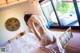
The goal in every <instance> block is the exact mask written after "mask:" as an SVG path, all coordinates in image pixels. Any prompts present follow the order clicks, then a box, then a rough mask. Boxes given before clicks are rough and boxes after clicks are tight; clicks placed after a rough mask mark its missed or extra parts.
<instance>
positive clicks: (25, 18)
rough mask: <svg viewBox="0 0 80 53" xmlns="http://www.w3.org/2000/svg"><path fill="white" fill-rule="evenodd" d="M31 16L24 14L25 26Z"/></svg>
mask: <svg viewBox="0 0 80 53" xmlns="http://www.w3.org/2000/svg"><path fill="white" fill-rule="evenodd" d="M32 15H33V14H25V15H24V21H25V22H26V24H27V22H28V20H29V18H30V17H31V16H32Z"/></svg>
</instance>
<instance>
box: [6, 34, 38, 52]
mask: <svg viewBox="0 0 80 53" xmlns="http://www.w3.org/2000/svg"><path fill="white" fill-rule="evenodd" d="M38 47H40V44H39V41H38V39H36V37H35V36H34V34H32V33H27V34H25V35H23V36H22V37H20V38H18V39H14V40H12V41H11V42H10V43H8V44H7V45H6V53H33V52H32V51H34V50H35V49H36V48H38Z"/></svg>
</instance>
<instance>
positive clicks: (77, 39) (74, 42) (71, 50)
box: [51, 29, 80, 53]
mask: <svg viewBox="0 0 80 53" xmlns="http://www.w3.org/2000/svg"><path fill="white" fill-rule="evenodd" d="M51 30H52V31H57V32H64V31H65V30H66V29H51ZM72 34H73V38H72V39H71V40H70V41H69V42H68V45H67V46H66V53H80V30H73V29H72Z"/></svg>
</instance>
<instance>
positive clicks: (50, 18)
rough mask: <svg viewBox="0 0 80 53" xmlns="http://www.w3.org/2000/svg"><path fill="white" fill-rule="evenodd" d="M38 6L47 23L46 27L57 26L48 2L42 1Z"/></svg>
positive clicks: (48, 0) (46, 0)
mask: <svg viewBox="0 0 80 53" xmlns="http://www.w3.org/2000/svg"><path fill="white" fill-rule="evenodd" d="M40 6H41V9H42V11H43V14H44V16H45V18H46V20H47V22H48V25H49V26H51V25H53V26H59V24H58V21H57V19H56V15H55V13H54V10H53V7H52V4H51V2H50V0H45V1H43V2H42V3H40Z"/></svg>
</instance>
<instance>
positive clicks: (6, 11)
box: [0, 0, 41, 46]
mask: <svg viewBox="0 0 80 53" xmlns="http://www.w3.org/2000/svg"><path fill="white" fill-rule="evenodd" d="M25 13H33V14H36V15H38V16H39V15H40V13H41V12H40V9H39V6H38V2H37V0H35V1H34V2H33V3H32V2H23V3H19V4H15V5H11V6H8V7H4V8H2V9H0V46H1V45H3V44H4V43H5V42H6V41H7V40H9V39H10V38H12V37H14V36H16V35H17V34H18V33H20V32H22V31H24V30H27V26H26V24H25V22H24V19H23V17H24V14H25ZM10 17H15V18H17V19H18V20H19V21H20V24H21V26H20V28H19V29H18V30H17V31H8V30H7V29H6V28H5V22H6V20H7V19H9V18H10Z"/></svg>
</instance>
